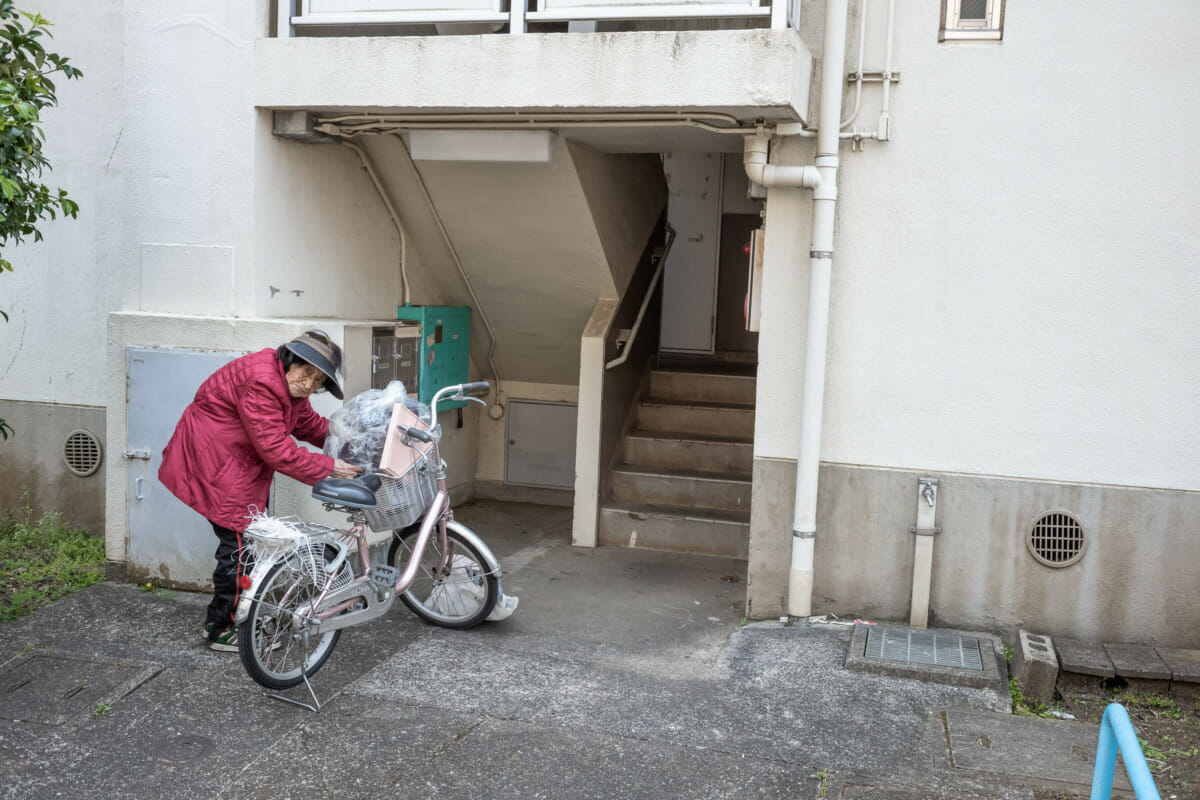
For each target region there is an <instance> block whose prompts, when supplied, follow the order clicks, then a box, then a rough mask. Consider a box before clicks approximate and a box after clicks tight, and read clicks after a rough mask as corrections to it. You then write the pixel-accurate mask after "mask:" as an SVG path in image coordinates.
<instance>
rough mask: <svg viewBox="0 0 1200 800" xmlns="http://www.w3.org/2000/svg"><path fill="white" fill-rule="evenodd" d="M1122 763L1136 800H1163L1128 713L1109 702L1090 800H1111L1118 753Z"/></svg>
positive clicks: (1098, 744) (1101, 726)
mask: <svg viewBox="0 0 1200 800" xmlns="http://www.w3.org/2000/svg"><path fill="white" fill-rule="evenodd" d="M1118 749H1119V750H1120V751H1121V760H1122V761H1124V762H1125V774H1126V775H1128V776H1129V783H1130V784H1132V785H1133V793H1134V795H1135V796H1136V797H1137V799H1138V800H1162V798H1161V796H1160V795H1159V793H1158V786H1156V785H1155V783H1154V778H1153V776H1151V775H1150V767H1149V765H1147V764H1146V756H1145V754H1144V753H1143V752H1142V745H1141V743H1140V742H1138V738H1137V733H1136V732H1135V731H1134V730H1133V723H1132V722H1130V721H1129V712H1128V711H1126V710H1125V706H1123V705H1121V704H1120V703H1110V704H1109V706H1108V708H1106V709H1104V716H1103V717H1102V718H1101V720H1100V741H1099V742H1098V743H1097V744H1096V769H1095V771H1093V772H1092V796H1091V800H1109V798H1111V797H1112V785H1113V774H1114V773H1115V772H1116V769H1117V750H1118Z"/></svg>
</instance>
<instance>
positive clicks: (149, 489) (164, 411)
mask: <svg viewBox="0 0 1200 800" xmlns="http://www.w3.org/2000/svg"><path fill="white" fill-rule="evenodd" d="M240 355H241V353H221V352H212V351H200V350H167V349H153V348H142V347H130V348H127V349H126V351H125V366H126V379H127V386H128V391H127V394H126V401H127V404H128V405H127V407H126V413H125V446H126V450H125V457H126V458H127V464H128V466H127V468H126V475H127V485H126V508H127V509H128V513H127V515H126V525H127V527H126V537H127V541H128V543H129V544H128V547H127V556H126V558H127V561H128V570H129V575H130V576H131V579H133V580H137V581H141V582H145V581H153V582H155V583H159V582H162V583H168V584H170V585H172V586H178V587H180V588H189V587H195V588H203V587H207V586H210V585H211V583H212V570H213V567H214V566H215V565H216V561H215V560H214V558H213V553H214V552H215V551H216V549H217V538H216V536H214V535H213V530H212V526H211V525H209V524H208V522H207V521H206V520H205V519H204V518H203V517H202V516H200V515H199V514H197V513H196V512H195V511H193V510H192V509H190V508H188V507H187V506H185V505H184V504H183V503H181V502H180V501H179V500H178V499H177V498H176V497H175V495H173V494H171V493H170V492H169V491H167V489H166V487H165V486H163V485H162V484H161V483H159V482H158V467H159V465H160V464H162V451H163V448H164V447H166V445H167V442H168V441H170V439H171V434H173V433H174V432H175V424H176V423H177V422H179V417H180V415H181V414H183V410H184V409H185V408H186V407H187V405H188V403H190V402H192V398H193V397H194V396H195V394H196V389H198V388H200V384H201V383H203V382H204V380H205V379H206V378H208V376H209V375H211V374H213V373H214V372H216V371H217V369H218V368H219V367H222V366H224V365H225V364H227V363H228V362H230V361H232V360H233V359H235V358H237V357H238V356H240Z"/></svg>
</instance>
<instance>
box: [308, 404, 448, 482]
mask: <svg viewBox="0 0 1200 800" xmlns="http://www.w3.org/2000/svg"><path fill="white" fill-rule="evenodd" d="M397 405H400V406H401V407H407V408H409V409H411V410H412V411H413V412H414V414H416V415H417V416H419V417H422V418H424V419H428V418H429V408H428V407H427V406H426V405H424V404H423V403H419V402H417V401H416V400H414V399H412V398H411V397H409V396H408V393H407V392H406V391H405V390H404V384H403V383H402V382H401V381H392V382H391V383H389V384H388V385H387V387H386V388H383V389H368V390H367V391H365V392H361V393H359V394H356V395H355V396H354V397H352V398H350V399H349V400H347V401H346V403H345V405H343V406H342V407H341V408H339V409H338V410H337V411H335V412H334V413H333V416H331V417H330V418H329V433H328V434H326V437H325V455H327V456H329V457H331V458H340V459H342V460H343V461H347V462H349V463H351V464H355V465H357V466H360V467H362V468H363V469H365V470H368V471H372V472H373V471H375V470H378V469H379V459H380V456H381V455H382V454H383V445H384V440H385V439H386V437H387V431H388V422H389V420H391V418H392V409H393V408H395V407H396V406H397Z"/></svg>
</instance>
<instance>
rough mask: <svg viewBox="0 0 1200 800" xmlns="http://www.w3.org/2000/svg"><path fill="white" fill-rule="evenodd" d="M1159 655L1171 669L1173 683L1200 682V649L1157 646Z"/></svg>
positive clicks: (1156, 649)
mask: <svg viewBox="0 0 1200 800" xmlns="http://www.w3.org/2000/svg"><path fill="white" fill-rule="evenodd" d="M1154 649H1155V651H1156V652H1157V653H1158V657H1159V658H1161V659H1162V660H1163V663H1164V664H1166V665H1167V668H1168V669H1170V670H1171V681H1172V682H1173V683H1175V682H1178V683H1200V650H1182V649H1179V648H1174V647H1156V648H1154Z"/></svg>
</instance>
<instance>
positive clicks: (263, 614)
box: [238, 547, 350, 689]
mask: <svg viewBox="0 0 1200 800" xmlns="http://www.w3.org/2000/svg"><path fill="white" fill-rule="evenodd" d="M335 555H336V554H335V552H334V550H333V548H331V547H326V548H325V562H326V563H329V562H330V561H332V560H333V559H334V558H335ZM349 569H350V568H349V567H348V566H347V565H345V564H343V565H342V570H344V571H349ZM313 572H314V570H313V569H312V564H310V563H308V559H307V558H304V557H301V556H297V555H292V556H289V557H288V558H286V559H284V560H283V561H281V562H279V563H278V564H276V565H275V566H274V567H272V568H271V571H270V572H269V573H267V577H266V578H265V579H264V580H263V582H262V584H260V586H259V589H258V591H257V592H256V593H255V596H254V600H253V602H252V603H251V605H250V613H249V615H248V616H247V617H246V620H245V622H243V623H242V624H241V625H239V626H238V652H239V654H240V655H241V657H242V666H243V667H245V669H246V672H247V673H249V675H250V677H251V678H253V679H254V680H255V681H257V682H258V683H259V684H261V685H263V686H265V687H267V688H268V689H290V688H291V687H293V686H296V685H297V684H299V683H300V682H301V681H303V680H304V676H305V675H307V676H309V677H311V676H312V675H314V674H316V671H317V670H319V669H320V668H321V666H322V665H323V664H324V663H325V661H326V659H328V658H329V656H330V655H331V654H332V653H333V648H334V647H336V646H337V641H338V638H339V637H340V636H341V635H342V632H341V631H340V630H336V631H329V632H328V633H325V634H322V635H320V636H312V635H309V634H308V633H307V632H306V630H305V623H304V621H303V618H302V617H298V616H297V612H299V611H301V610H302V609H304V608H305V607H306V606H307V605H308V604H310V603H312V602H313V601H314V600H316V599H317V597H319V596H320V594H321V590H322V589H323V588H324V586H318V585H317V584H316V582H315V581H314V580H313ZM335 583H336V581H335Z"/></svg>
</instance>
